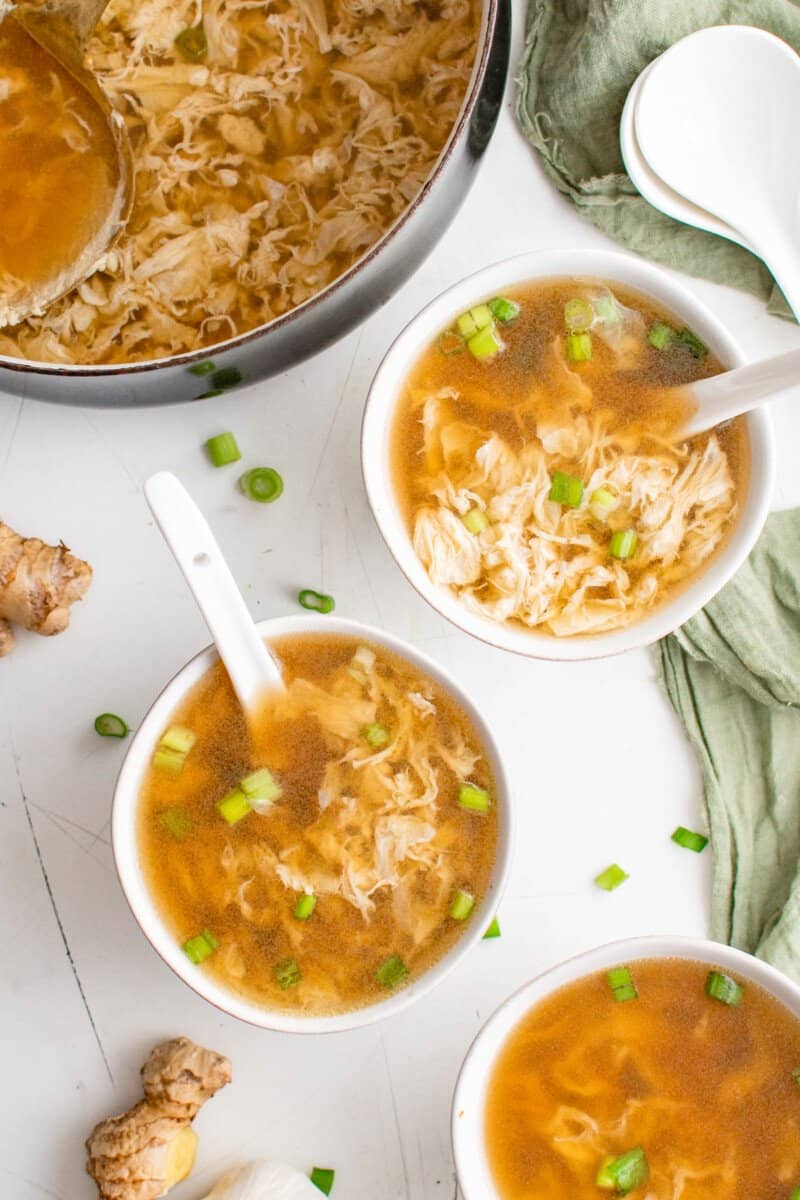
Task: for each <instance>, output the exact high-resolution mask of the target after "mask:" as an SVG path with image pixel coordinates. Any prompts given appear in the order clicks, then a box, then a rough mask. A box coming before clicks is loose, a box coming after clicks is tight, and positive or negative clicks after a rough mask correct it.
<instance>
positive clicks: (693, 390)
mask: <svg viewBox="0 0 800 1200" xmlns="http://www.w3.org/2000/svg"><path fill="white" fill-rule="evenodd" d="M798 387H800V350H789V351H788V352H787V353H786V354H776V355H775V357H774V358H765V359H762V360H761V362H754V363H748V364H747V366H745V367H736V368H735V369H734V370H733V371H723V373H722V374H721V375H712V377H711V378H710V379H699V380H698V381H697V382H696V383H692V384H689V385H688V387H683V388H681V389H680V391H681V392H682V393H683V394H684V395H688V396H689V397H690V398H691V399H692V401H693V402H694V403H695V404H696V405H697V408H696V410H695V412H694V413H693V414H692V416H691V417H690V419H689V421H688V422H687V423H686V426H685V428H684V432H685V434H686V436H687V437H694V436H695V434H698V433H705V431H706V430H707V429H712V428H713V426H714V425H719V424H721V423H722V422H723V421H730V420H731V418H732V417H738V416H741V414H742V413H746V412H750V410H751V409H753V408H757V407H758V406H759V405H760V404H767V403H769V402H770V401H772V400H780V399H781V398H782V397H783V396H785V395H786V394H787V393H789V392H792V391H796V390H797V389H798Z"/></svg>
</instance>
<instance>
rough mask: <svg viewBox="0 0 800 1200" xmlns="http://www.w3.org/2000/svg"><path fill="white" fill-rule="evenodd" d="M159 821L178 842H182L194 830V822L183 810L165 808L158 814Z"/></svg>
mask: <svg viewBox="0 0 800 1200" xmlns="http://www.w3.org/2000/svg"><path fill="white" fill-rule="evenodd" d="M158 819H159V822H160V823H161V825H163V827H164V829H166V831H167V833H171V834H172V836H173V837H174V838H175V841H176V842H182V841H183V840H184V838H185V837H186V836H187V834H188V833H189V832H190V830H191V828H192V822H191V820H190V819H189V817H187V815H186V813H185V812H184V811H183V809H182V808H164V809H162V810H161V812H160V813H159V814H158Z"/></svg>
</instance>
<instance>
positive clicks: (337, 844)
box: [139, 635, 497, 1016]
mask: <svg viewBox="0 0 800 1200" xmlns="http://www.w3.org/2000/svg"><path fill="white" fill-rule="evenodd" d="M273 649H274V650H275V652H276V653H277V656H278V658H279V660H280V662H281V665H282V668H283V673H284V679H285V680H286V682H287V685H288V690H287V695H286V697H285V698H284V699H281V700H278V701H276V702H275V703H274V704H272V705H270V706H268V707H267V708H266V709H265V711H264V713H263V716H262V718H261V721H260V723H259V728H258V731H257V737H256V738H255V739H254V740H255V742H256V743H257V745H254V746H253V747H252V748H251V745H250V742H249V739H248V735H247V730H246V728H245V724H244V721H243V718H242V714H241V710H240V708H239V705H238V703H237V701H236V699H235V697H234V695H233V692H232V690H231V687H230V684H229V681H228V677H227V675H226V673H225V671H224V669H223V668H222V666H221V665H218V666H215V667H214V668H212V670H210V671H209V672H208V673H207V674H206V675H205V676H204V677H203V679H202V680H201V681H200V683H199V684H198V685H197V686H196V688H195V689H194V690H193V692H192V693H191V695H190V696H189V698H188V699H187V700H186V701H185V703H184V704H183V705H182V706H181V708H180V709H179V710H178V711H177V712H176V713H175V714H174V717H173V724H177V725H180V726H183V727H186V728H189V729H191V730H192V731H193V733H194V734H195V735H196V742H195V744H194V746H193V747H192V749H191V751H190V752H189V753H188V755H187V757H186V761H185V765H184V767H183V770H182V771H181V772H180V774H177V775H171V774H169V773H165V772H164V771H161V770H158V769H157V768H156V767H155V766H154V767H153V768H152V769H151V770H150V771H149V773H148V775H147V778H146V780H145V783H144V787H143V789H142V794H141V801H140V811H139V843H140V855H141V861H142V864H143V868H144V872H145V876H146V879H147V882H148V884H149V887H150V889H151V892H152V894H153V896H154V897H155V900H156V903H157V906H158V908H159V910H160V912H161V914H162V916H163V918H164V920H165V921H166V923H167V925H168V926H169V928H170V929H171V930H172V931H173V933H174V935H175V938H176V940H177V941H178V942H179V943H181V944H182V945H183V944H184V943H185V942H186V941H187V940H188V939H190V938H192V937H194V936H196V935H197V934H198V933H199V932H201V931H204V930H209V931H211V932H212V933H213V937H214V939H215V940H216V941H217V942H218V943H219V945H218V948H217V949H216V950H215V951H214V952H213V953H212V954H211V955H210V956H209V957H208V958H207V959H206V960H205V962H204V963H203V965H202V969H203V970H204V971H209V972H210V973H211V974H212V975H213V976H214V977H215V978H216V980H217V981H218V982H219V983H220V984H222V985H223V986H225V987H227V988H229V989H231V990H232V991H235V992H237V993H240V994H241V995H242V996H244V997H246V998H247V999H248V1000H251V1001H254V1002H256V1003H258V1004H263V1005H264V1006H265V1007H269V1008H273V1009H275V1008H278V1009H288V1010H291V1011H294V1012H297V1013H298V1014H299V1015H302V1014H307V1015H315V1016H316V1015H326V1014H330V1013H336V1012H343V1011H348V1010H352V1009H354V1008H357V1007H360V1006H363V1005H366V1004H369V1003H373V1002H375V1001H377V1000H380V999H383V998H385V996H386V995H387V984H386V982H385V980H384V981H383V982H382V981H381V979H380V978H379V973H380V969H381V967H382V966H383V965H384V964H385V963H386V962H387V960H390V959H393V958H394V959H399V960H400V961H401V964H402V967H403V968H405V971H406V972H407V974H405V973H403V972H402V971H401V972H400V976H401V977H400V978H398V979H395V980H394V982H393V985H392V986H394V987H397V986H402V985H403V984H404V983H405V982H406V981H407V980H409V981H412V980H414V979H416V978H417V977H418V976H419V975H420V974H421V973H422V972H424V971H425V970H426V969H427V968H428V967H430V966H431V965H432V964H433V963H434V962H436V961H437V959H439V958H440V957H441V956H442V955H443V954H444V953H445V952H446V951H447V950H448V949H449V948H450V947H451V946H452V945H453V944H454V942H455V941H456V940H457V939H458V937H459V936H460V935H461V933H462V932H463V931H464V929H465V928H466V925H467V924H468V923H469V918H468V919H467V921H463V920H456V919H453V918H452V917H451V916H450V915H449V910H450V906H451V903H452V901H453V898H454V895H455V894H456V893H457V892H458V891H459V890H463V891H469V893H471V894H472V895H473V896H474V897H475V898H476V900H475V904H476V910H477V905H478V904H479V902H480V900H481V899H482V898H483V897H484V896H485V895H486V892H487V889H488V888H489V884H490V878H491V874H492V868H493V864H494V857H495V848H496V841H497V812H496V807H495V804H494V803H491V805H490V807H489V811H488V812H485V813H476V812H475V811H469V810H467V809H465V808H463V807H461V806H460V804H459V789H460V785H461V782H462V781H464V780H469V781H470V782H471V783H472V784H474V785H475V786H476V787H477V788H480V789H483V790H485V791H486V792H487V793H488V794H489V795H491V796H492V797H493V795H494V792H493V782H492V777H491V773H490V769H489V766H488V763H487V761H486V758H485V756H484V752H483V748H482V746H481V743H480V741H479V739H478V736H477V734H476V731H475V729H474V728H473V726H472V724H471V722H470V721H469V719H468V718H467V716H466V714H465V713H464V712H463V711H462V710H461V708H460V707H459V706H458V705H457V704H456V703H455V701H454V700H453V699H452V698H451V697H450V696H449V695H448V694H447V693H446V692H445V691H444V690H443V689H442V688H441V687H439V686H438V685H437V684H435V683H434V682H433V681H432V680H430V679H429V678H428V677H427V676H426V675H424V674H423V673H421V672H420V671H418V670H416V669H415V668H413V667H411V666H410V665H409V664H408V663H407V662H405V661H404V660H401V659H400V658H398V657H396V656H395V655H393V654H392V653H390V652H389V651H387V650H385V649H384V648H382V647H379V646H367V645H365V644H364V643H361V642H359V641H357V640H355V639H352V638H349V637H340V636H335V637H334V636H321V635H320V636H316V635H303V636H301V637H287V638H281V639H278V640H276V641H275V643H274V644H273ZM376 728H379V729H381V730H383V731H385V733H386V734H387V735H388V741H387V742H386V744H385V745H382V746H379V747H377V748H376V747H374V746H372V745H370V744H369V743H368V741H367V739H366V737H365V731H367V730H372V733H371V734H370V736H371V737H372V739H373V741H375V740H378V741H380V740H381V739H382V737H383V735H382V734H379V735H376V734H375V729H376ZM263 766H268V767H269V769H270V771H271V772H272V773H273V774H274V776H275V778H276V780H277V781H278V782H279V784H280V786H281V788H282V789H283V791H282V795H281V796H280V798H279V799H278V800H277V801H276V802H275V803H274V804H273V805H272V806H271V807H270V808H269V809H268V811H266V812H264V813H260V812H249V813H248V814H247V815H246V816H245V817H244V818H243V819H241V820H239V821H237V822H236V823H235V824H232V825H229V824H228V823H227V822H226V821H225V820H224V819H223V817H222V816H221V815H220V812H219V810H218V807H217V805H218V803H219V802H220V800H221V799H222V798H224V797H225V796H226V795H228V794H229V793H230V792H231V790H232V789H235V788H236V787H237V785H238V783H239V782H240V781H241V780H242V778H243V777H245V776H246V775H247V774H248V773H249V772H252V771H254V770H255V769H257V768H259V767H263ZM165 814H167V815H166V818H165ZM175 814H179V816H178V824H177V826H176V824H175ZM176 829H177V832H178V834H179V836H178V837H177V838H176V836H175V830H176ZM305 894H313V895H314V896H315V897H316V906H315V907H314V909H313V912H312V914H311V916H310V917H309V918H308V919H306V920H300V919H298V918H297V917H296V916H295V907H296V904H297V902H298V900H299V899H300V898H301V897H302V896H303V895H305ZM287 963H289V964H292V963H293V964H295V965H296V968H297V971H298V972H299V974H300V976H301V978H300V980H299V981H298V982H295V983H292V984H291V985H289V986H283V987H282V986H281V982H280V979H279V977H278V976H279V974H282V975H283V978H284V983H285V979H286V972H285V971H282V968H284V967H285V966H286V964H287Z"/></svg>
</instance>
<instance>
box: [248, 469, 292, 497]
mask: <svg viewBox="0 0 800 1200" xmlns="http://www.w3.org/2000/svg"><path fill="white" fill-rule="evenodd" d="M239 487H240V488H241V489H242V491H243V492H244V494H245V496H247V498H248V500H256V501H257V502H258V503H259V504H272V502H273V500H277V499H278V497H279V496H282V495H283V480H282V479H281V477H280V475H279V474H278V472H277V471H276V470H274V469H273V468H272V467H253V469H252V470H251V471H245V473H244V475H242V476H240V478H239Z"/></svg>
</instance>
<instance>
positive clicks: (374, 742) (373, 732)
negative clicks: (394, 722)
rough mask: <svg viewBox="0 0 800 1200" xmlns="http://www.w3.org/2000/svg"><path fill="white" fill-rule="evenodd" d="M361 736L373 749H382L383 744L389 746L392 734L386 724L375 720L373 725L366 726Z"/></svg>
mask: <svg viewBox="0 0 800 1200" xmlns="http://www.w3.org/2000/svg"><path fill="white" fill-rule="evenodd" d="M361 736H362V737H363V739H364V741H365V742H366V743H367V745H368V746H370V747H371V748H372V749H373V750H380V749H381V748H382V747H383V746H388V744H389V741H390V740H391V736H392V735H391V733H390V732H389V730H388V729H387V728H386V726H385V725H381V723H380V722H379V721H373V722H372V724H371V725H365V726H364V728H363V729H362V731H361Z"/></svg>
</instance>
